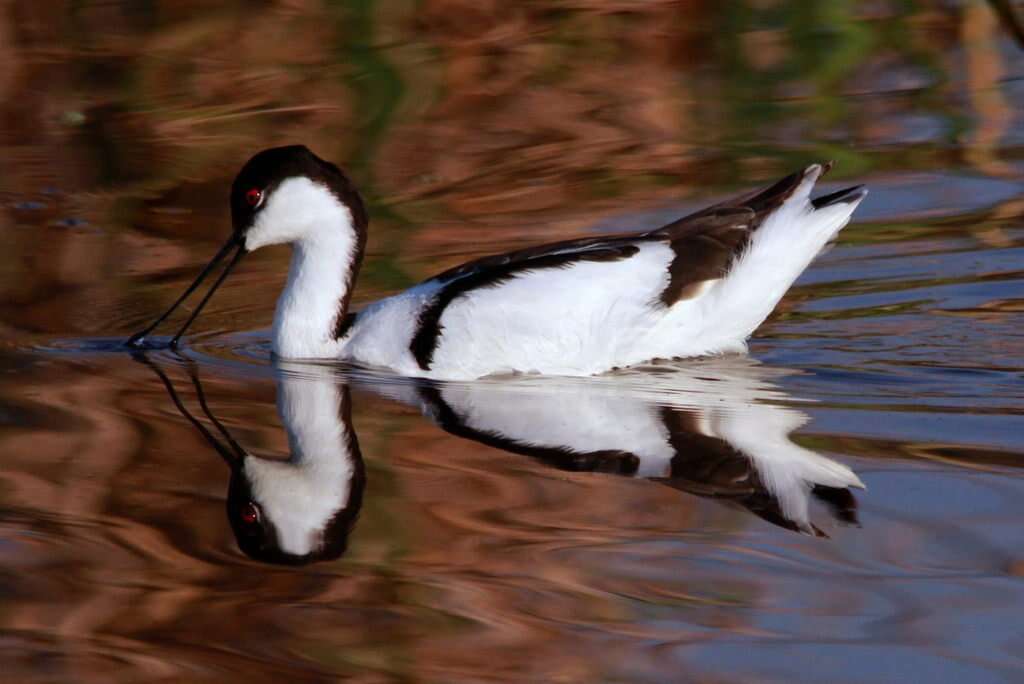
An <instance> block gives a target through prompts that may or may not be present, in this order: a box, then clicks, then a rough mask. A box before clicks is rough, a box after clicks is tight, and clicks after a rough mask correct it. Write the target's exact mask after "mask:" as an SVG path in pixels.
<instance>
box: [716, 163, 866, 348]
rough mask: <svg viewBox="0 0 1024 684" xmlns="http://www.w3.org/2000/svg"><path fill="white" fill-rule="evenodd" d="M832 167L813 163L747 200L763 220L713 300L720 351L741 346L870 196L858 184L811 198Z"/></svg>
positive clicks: (723, 280) (829, 164) (720, 284)
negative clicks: (719, 337) (812, 191)
mask: <svg viewBox="0 0 1024 684" xmlns="http://www.w3.org/2000/svg"><path fill="white" fill-rule="evenodd" d="M831 167H832V164H831V163H828V164H825V165H822V164H812V165H811V166H808V167H807V168H806V169H804V170H803V172H802V173H800V174H793V176H790V177H789V178H786V179H784V180H783V181H780V182H779V183H777V184H776V185H774V186H772V187H771V188H769V189H767V190H765V191H764V192H762V193H759V194H757V195H755V196H754V197H751V198H750V199H749V200H747V201H746V204H747V205H748V206H750V207H751V208H753V209H754V210H755V211H760V212H764V218H763V220H762V221H761V223H760V225H759V226H758V227H757V228H756V230H755V231H754V232H753V235H752V236H751V239H750V243H749V245H748V246H747V248H746V250H745V251H744V253H743V254H742V255H741V256H740V257H739V258H738V259H736V261H735V262H734V264H733V266H732V268H731V269H730V270H729V273H728V274H727V275H726V276H725V278H723V279H722V281H721V282H720V283H719V284H718V287H717V288H715V289H716V290H717V291H716V293H715V294H716V295H717V296H715V297H714V298H713V299H714V301H709V302H708V303H709V304H710V305H711V306H712V307H714V310H715V311H716V313H715V315H714V316H713V318H715V319H716V321H717V326H719V327H720V329H721V331H722V337H721V339H720V340H719V343H720V348H721V349H723V350H724V349H729V348H735V347H736V346H742V340H745V339H746V338H747V337H749V336H750V335H751V334H752V333H753V332H754V330H756V329H757V327H758V326H759V325H761V323H763V322H764V320H765V319H766V318H767V317H768V315H769V314H770V313H771V312H772V310H773V309H774V308H775V306H776V305H777V304H778V303H779V300H781V299H782V296H783V295H784V294H786V291H787V290H788V289H789V288H790V286H791V285H792V284H793V282H794V281H795V280H796V279H797V278H798V277H799V276H800V274H801V273H803V272H804V270H805V269H806V268H807V266H808V265H809V264H810V263H811V261H812V260H813V259H814V257H815V256H817V255H818V253H819V252H820V251H821V250H822V248H823V247H824V246H825V245H826V244H828V243H829V242H830V241H831V240H832V239H833V238H835V236H836V234H837V233H838V232H839V231H840V230H841V229H842V228H843V226H845V225H846V224H847V223H849V222H850V217H851V216H852V215H853V212H854V210H855V209H856V208H857V205H859V204H860V202H861V201H862V200H863V199H864V197H865V196H866V195H867V192H868V191H867V189H866V188H864V186H862V185H857V186H854V187H849V188H844V189H842V190H839V191H837V192H833V193H830V194H828V195H823V196H821V197H817V198H814V199H811V190H812V189H813V188H814V184H815V183H816V182H817V181H818V179H819V178H820V177H821V176H822V175H823V174H824V173H826V172H827V171H828V170H829V169H830V168H831ZM716 337H718V336H717V335H716ZM709 351H715V350H714V349H709Z"/></svg>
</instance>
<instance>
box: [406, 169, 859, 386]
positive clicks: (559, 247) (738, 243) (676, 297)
mask: <svg viewBox="0 0 1024 684" xmlns="http://www.w3.org/2000/svg"><path fill="white" fill-rule="evenodd" d="M811 168H813V167H808V168H807V169H804V170H802V171H798V172H796V173H792V174H790V175H788V176H786V177H785V178H783V179H781V180H779V181H778V182H776V183H775V184H774V185H772V186H770V187H768V188H765V189H764V190H761V191H755V192H753V193H750V194H748V195H744V196H741V197H738V198H733V199H729V200H726V201H725V202H721V203H719V204H716V205H713V206H711V207H708V208H707V209H704V210H702V211H698V212H696V213H694V214H690V215H689V216H685V217H683V218H681V219H678V220H676V221H673V222H672V223H669V224H668V225H666V226H663V227H661V228H658V229H657V230H654V231H650V232H647V233H638V234H634V235H619V236H602V237H595V238H583V239H576V240H566V241H563V242H555V243H551V244H546V245H540V246H537V247H531V248H528V249H521V250H517V251H514V252H508V253H507V254H499V255H495V256H489V257H484V258H482V259H476V260H473V261H470V262H467V263H465V264H462V265H460V266H456V267H454V268H451V269H449V270H447V271H444V272H443V273H441V274H439V275H437V276H434V277H433V278H431V279H429V281H437V282H440V283H442V284H443V287H442V289H441V290H440V292H439V293H438V294H437V296H436V297H435V299H434V301H433V302H432V303H431V304H430V305H429V306H427V307H426V308H425V309H424V310H423V311H422V312H421V314H420V320H419V327H418V329H417V332H416V334H415V335H414V336H413V339H412V342H411V344H410V350H411V352H412V354H413V357H414V358H415V359H416V362H417V363H418V364H419V366H420V368H422V369H423V370H428V369H429V368H430V364H431V362H432V361H433V356H434V352H435V350H436V349H437V344H438V341H439V339H440V336H441V333H442V330H443V326H442V325H441V323H440V321H441V316H442V314H443V313H444V310H445V309H446V308H447V306H448V305H449V304H450V303H451V302H452V301H453V300H455V299H456V298H458V297H459V296H461V295H463V294H465V293H467V292H470V291H471V290H475V289H478V288H482V287H494V286H496V285H500V284H501V283H504V282H506V281H508V280H510V279H512V278H515V277H516V276H518V275H522V274H523V273H526V272H529V271H533V270H537V269H543V268H564V267H566V266H570V265H572V264H574V263H579V262H583V261H619V260H622V259H627V258H629V257H631V256H633V255H634V254H636V253H637V252H638V251H639V245H641V244H643V243H659V242H660V243H668V244H669V246H671V248H672V251H673V253H674V257H673V259H672V261H671V263H670V264H669V267H668V272H669V282H668V284H667V285H666V286H665V289H664V290H662V292H661V295H660V296H659V298H658V299H659V301H660V302H661V304H662V305H664V306H666V307H669V306H672V305H673V304H675V303H677V302H679V301H682V300H685V299H688V298H691V297H694V296H696V295H697V294H698V293H699V292H700V291H701V289H702V285H703V283H705V282H707V281H710V280H716V279H719V278H721V277H723V276H724V275H725V274H726V273H727V272H728V270H729V268H730V267H731V266H732V264H733V263H734V261H735V260H736V259H737V258H738V257H739V256H740V255H741V254H742V253H743V251H744V250H745V249H746V248H747V246H748V245H749V244H750V240H751V237H752V236H753V234H754V232H755V231H757V229H758V228H759V227H760V226H761V225H762V224H763V223H764V221H765V219H766V218H767V217H768V216H769V215H770V214H771V213H772V212H774V211H776V210H777V209H778V208H779V207H781V206H782V205H783V204H784V203H785V202H786V200H788V199H789V198H790V197H792V196H793V193H794V192H796V190H797V188H799V187H800V184H801V182H802V181H803V180H804V177H805V176H806V175H807V173H808V172H809V171H810V169H811ZM831 168H832V163H831V162H829V163H827V164H824V165H823V167H822V171H821V175H824V174H825V173H827V172H828V171H829V169H831ZM859 190H860V186H857V187H854V188H846V189H844V190H840V191H839V192H835V193H832V194H830V195H826V196H824V197H820V198H818V199H816V200H813V206H814V207H815V208H816V209H820V208H822V207H825V206H829V205H831V204H836V203H840V202H844V201H853V200H854V199H857V197H858V196H859ZM429 281H428V282H429Z"/></svg>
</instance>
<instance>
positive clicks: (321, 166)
mask: <svg viewBox="0 0 1024 684" xmlns="http://www.w3.org/2000/svg"><path fill="white" fill-rule="evenodd" d="M298 177H305V178H309V179H310V180H313V181H315V182H317V183H321V184H323V185H324V186H326V187H327V188H328V189H329V190H330V191H331V192H332V193H334V195H335V197H337V198H338V200H339V201H340V202H342V203H343V204H344V205H345V206H347V207H348V208H349V211H351V212H352V222H353V224H354V227H355V228H356V230H357V231H359V232H361V233H362V232H365V230H366V225H367V215H366V206H365V205H364V203H363V198H362V197H361V196H360V195H359V191H358V190H356V187H355V185H354V184H353V183H352V181H351V179H349V177H348V176H346V175H345V172H343V171H342V170H341V169H340V168H338V167H337V166H336V165H335V164H332V163H331V162H329V161H327V160H325V159H321V158H320V157H318V156H316V155H315V154H313V152H311V151H310V149H309V148H308V147H306V146H305V145H288V146H285V147H271V148H269V149H266V150H263V151H262V152H258V153H257V154H256V155H254V156H253V157H252V158H251V159H250V160H249V161H247V162H246V163H245V166H243V167H242V170H241V171H239V172H238V175H237V176H235V181H234V182H233V183H232V184H231V223H232V226H233V227H234V230H235V232H236V233H241V232H242V231H244V230H246V229H247V228H248V227H249V226H250V225H252V222H253V219H254V217H255V215H256V213H257V212H258V211H259V210H260V208H261V207H262V206H263V204H264V202H265V201H266V199H267V198H268V197H269V196H270V195H271V194H273V192H274V189H276V188H277V186H278V185H280V184H281V182H282V181H284V180H286V179H288V178H298ZM253 191H256V192H258V193H259V195H258V196H257V195H255V194H252V193H253Z"/></svg>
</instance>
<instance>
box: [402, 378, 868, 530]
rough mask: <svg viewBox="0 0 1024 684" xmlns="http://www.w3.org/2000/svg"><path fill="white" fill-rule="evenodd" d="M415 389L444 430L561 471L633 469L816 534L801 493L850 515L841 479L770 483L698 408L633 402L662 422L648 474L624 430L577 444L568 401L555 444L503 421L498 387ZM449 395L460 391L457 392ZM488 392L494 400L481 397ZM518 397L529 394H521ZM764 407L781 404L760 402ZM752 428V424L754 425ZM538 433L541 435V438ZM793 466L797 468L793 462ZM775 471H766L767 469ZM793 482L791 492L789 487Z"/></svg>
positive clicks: (797, 453)
mask: <svg viewBox="0 0 1024 684" xmlns="http://www.w3.org/2000/svg"><path fill="white" fill-rule="evenodd" d="M418 396H419V399H420V401H421V402H422V403H423V410H424V413H426V414H427V415H428V416H429V417H430V418H431V419H432V420H434V422H436V423H437V424H438V426H440V427H441V428H442V429H444V430H445V431H447V432H449V433H451V434H454V435H457V436H459V437H464V438H466V439H471V440H473V441H476V442H480V443H481V444H485V445H487V446H491V447H495V448H498V449H503V450H505V451H509V452H512V453H516V454H522V455H525V456H529V457H531V458H534V459H536V460H538V461H540V462H542V463H545V464H547V465H550V466H552V467H555V468H558V469H561V470H569V471H593V472H604V473H613V474H617V475H626V476H637V475H638V474H640V473H641V472H646V475H645V476H646V477H649V478H650V479H653V480H655V481H657V482H661V483H663V484H666V485H668V486H669V487H672V488H673V489H677V490H679V491H684V492H687V493H690V494H694V495H697V496H701V497H706V498H713V499H717V500H721V501H725V502H731V503H734V504H736V505H739V506H740V507H742V508H744V509H746V510H748V511H750V512H751V513H753V514H755V515H757V516H758V517H760V518H762V519H763V520H766V521H768V522H770V523H773V524H775V525H778V526H780V527H783V528H786V529H789V530H794V531H800V532H805V533H809V534H816V535H818V536H826V535H825V534H824V532H822V531H821V530H820V529H819V528H818V527H817V526H815V525H813V523H811V522H810V521H809V519H808V518H807V516H806V511H805V510H804V509H805V507H806V502H805V499H806V497H807V495H808V494H810V495H813V496H814V497H815V498H816V499H818V500H819V501H821V502H823V503H825V504H826V505H827V506H828V508H829V509H830V511H831V513H832V515H833V516H834V517H835V518H836V519H837V520H839V521H840V522H844V523H851V524H856V522H857V516H856V499H854V497H853V495H852V494H851V493H850V491H849V489H848V488H847V486H834V483H835V482H836V480H835V479H830V480H829V481H830V482H832V484H820V483H816V482H812V481H807V480H803V479H799V478H798V477H797V478H790V480H791V481H789V482H778V481H776V482H775V483H773V485H772V484H769V482H767V481H766V479H765V475H764V474H763V473H762V471H761V467H763V464H761V463H759V461H758V459H757V458H756V455H754V456H751V455H748V454H747V453H745V452H744V451H741V450H740V449H739V448H737V447H736V446H735V445H733V444H731V443H730V442H729V441H728V439H726V438H724V437H721V436H717V435H715V434H712V433H711V432H710V431H709V430H708V429H707V427H705V426H703V425H702V423H703V422H704V421H703V419H704V418H706V415H705V413H704V412H702V411H700V410H686V409H681V408H667V407H657V406H654V405H648V404H646V403H644V402H640V404H639V407H640V408H649V409H650V411H651V412H653V415H652V416H651V418H652V421H651V422H650V424H649V425H648V427H649V428H650V430H649V431H656V430H657V429H658V428H663V432H664V438H665V439H666V440H667V443H665V444H663V447H664V451H665V453H667V454H669V455H670V456H669V458H668V460H667V464H666V468H665V470H664V471H663V472H661V473H659V474H657V475H655V474H652V473H651V469H650V468H649V467H648V468H646V469H645V468H644V465H645V464H644V458H645V456H644V455H643V454H642V453H640V452H637V453H634V452H632V451H629V450H626V449H623V448H621V445H622V444H624V443H628V442H630V441H638V440H635V439H630V435H623V436H622V439H620V440H618V445H619V447H620V448H609V449H584V448H582V447H581V445H582V444H585V443H587V441H588V440H587V439H585V437H581V435H580V434H578V433H577V432H574V429H578V428H579V425H578V423H577V422H576V421H574V420H573V414H572V411H573V408H572V407H573V404H572V402H568V401H567V402H563V403H562V404H561V406H563V407H566V408H565V409H564V410H563V411H561V412H560V414H559V415H554V414H551V415H550V418H551V423H552V424H553V425H555V426H556V428H555V432H557V431H558V430H563V431H564V432H563V435H562V439H561V440H560V443H553V442H552V441H551V435H552V430H544V431H543V434H544V435H546V436H545V437H541V436H540V435H539V433H540V432H541V431H540V430H536V431H534V430H529V428H528V427H524V426H522V425H520V426H515V427H513V426H511V425H509V423H508V422H507V420H505V419H507V416H508V413H507V409H508V404H507V402H508V399H509V397H508V396H500V393H498V394H496V395H490V396H489V395H488V394H487V393H486V392H477V393H475V394H474V395H473V399H472V400H470V401H468V402H467V404H466V406H465V407H461V410H460V408H457V407H456V406H453V404H451V403H449V401H446V399H445V395H444V392H443V391H442V390H441V389H439V388H438V386H437V385H433V384H421V385H419V387H418ZM453 397H460V398H464V397H462V395H460V394H458V393H456V394H454V395H453ZM488 398H490V399H493V400H494V401H493V402H491V403H490V404H488V403H487V399H488ZM523 400H524V401H527V402H528V401H530V399H529V398H528V397H527V398H523ZM457 403H458V402H457ZM621 405H622V407H623V409H624V411H623V413H633V414H634V415H635V414H636V409H637V402H631V401H629V400H628V399H626V400H624V401H623V402H622V404H621ZM488 406H491V407H492V408H493V409H494V410H493V411H492V412H491V413H490V414H488V413H487V411H488ZM767 410H769V411H774V410H781V409H777V408H774V407H767ZM617 417H618V418H620V419H621V418H622V417H623V415H622V414H619V415H618V416H615V415H609V416H608V420H607V424H608V425H615V424H617V423H616V418H617ZM618 424H625V422H624V421H623V422H620V423H618ZM633 425H636V423H635V422H634V423H633ZM533 427H534V428H539V427H540V426H537V425H533ZM751 427H752V428H754V429H756V428H757V427H758V426H751ZM513 432H515V434H513ZM634 437H639V436H634ZM545 439H546V440H547V441H544V440H545ZM638 448H641V449H645V450H646V456H647V458H651V456H652V454H654V453H655V452H656V451H658V450H657V449H654V450H652V448H651V443H650V441H648V442H647V443H646V445H645V446H644V447H639V445H638ZM804 453H805V452H802V450H799V449H798V448H796V447H794V451H792V452H791V457H792V458H793V459H799V458H801V457H805V456H803V454H804ZM812 456H813V457H814V458H820V457H818V456H817V455H814V454H810V455H808V456H806V458H810V457H812ZM798 465H799V464H798ZM776 467H777V464H776ZM795 470H796V471H797V473H798V474H799V473H800V468H799V467H797V468H796V469H795ZM809 472H813V470H809ZM777 474H778V473H777V472H773V473H772V475H773V476H774V475H777ZM826 477H827V476H826ZM850 478H851V479H850V480H849V482H848V485H853V484H858V483H859V481H857V480H856V476H853V475H852V474H851V475H850ZM840 480H841V478H840ZM793 488H796V489H797V491H793ZM783 499H785V500H783ZM787 509H788V511H789V513H788V514H787Z"/></svg>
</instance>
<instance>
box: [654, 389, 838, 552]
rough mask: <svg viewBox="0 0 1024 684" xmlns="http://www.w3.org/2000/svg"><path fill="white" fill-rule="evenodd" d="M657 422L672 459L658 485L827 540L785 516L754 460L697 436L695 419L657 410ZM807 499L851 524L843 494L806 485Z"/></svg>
mask: <svg viewBox="0 0 1024 684" xmlns="http://www.w3.org/2000/svg"><path fill="white" fill-rule="evenodd" d="M662 418H663V420H664V421H665V427H666V428H667V430H668V434H669V435H670V437H669V439H670V441H671V443H672V448H673V449H674V450H675V452H676V455H675V456H674V457H673V458H672V464H671V472H670V474H669V475H668V476H667V477H665V478H664V479H660V481H661V482H664V483H665V484H667V485H668V486H669V487H672V488H674V489H678V490H681V491H684V492H688V493H690V494H696V495H697V496H702V497H707V498H714V499H720V500H724V501H730V502H733V503H735V504H738V505H739V506H742V507H743V508H745V509H746V510H748V511H750V512H751V513H753V514H754V515H756V516H757V517H759V518H761V519H763V520H767V521H768V522H770V523H772V524H774V525H778V526H779V527H784V528H786V529H788V530H794V531H796V532H810V533H813V534H815V535H817V536H819V537H827V536H828V535H826V534H825V533H824V532H822V531H821V529H819V528H818V527H817V526H816V525H814V524H813V523H808V524H807V525H808V526H806V527H805V525H804V524H802V523H800V522H797V521H796V520H793V519H791V518H789V517H787V516H786V515H785V514H784V513H783V511H782V506H781V505H780V502H779V498H778V496H776V495H775V494H773V493H772V492H771V491H770V490H769V488H768V487H767V486H766V484H765V482H764V480H763V478H762V476H761V473H760V471H759V470H758V468H757V466H756V465H755V463H754V461H752V460H751V459H750V457H749V456H747V455H746V454H744V453H743V452H741V451H739V450H738V449H736V447H734V446H733V445H732V444H730V443H729V442H728V441H726V440H724V439H722V438H720V437H714V436H710V435H706V434H703V433H702V432H701V430H700V425H699V420H698V416H696V415H695V414H693V413H691V412H688V411H681V410H678V409H670V408H663V409H662ZM811 494H813V495H814V497H815V498H817V499H818V500H819V501H821V502H823V503H825V504H826V505H827V506H828V507H829V509H830V511H831V512H832V515H833V516H834V517H835V518H836V519H837V520H839V521H840V522H843V523H847V524H857V500H856V499H855V498H854V496H853V494H851V493H850V490H849V489H847V488H844V487H830V486H827V485H821V484H815V485H813V486H811Z"/></svg>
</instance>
